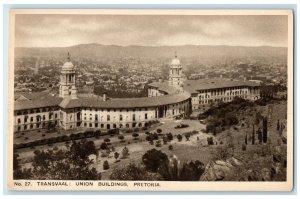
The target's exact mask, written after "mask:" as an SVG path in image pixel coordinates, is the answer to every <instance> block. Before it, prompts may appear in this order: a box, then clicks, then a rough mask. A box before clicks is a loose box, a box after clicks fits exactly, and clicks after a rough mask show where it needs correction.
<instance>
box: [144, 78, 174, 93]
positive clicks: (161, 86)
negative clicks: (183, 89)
mask: <svg viewBox="0 0 300 199" xmlns="http://www.w3.org/2000/svg"><path fill="white" fill-rule="evenodd" d="M148 86H152V87H155V88H157V89H158V90H160V91H163V92H166V93H168V94H172V93H177V92H178V89H177V88H175V87H174V86H170V85H169V82H167V81H164V82H153V83H150V84H149V85H148Z"/></svg>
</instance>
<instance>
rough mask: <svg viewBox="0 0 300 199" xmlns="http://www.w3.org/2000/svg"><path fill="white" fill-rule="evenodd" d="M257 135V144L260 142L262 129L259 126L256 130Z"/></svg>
mask: <svg viewBox="0 0 300 199" xmlns="http://www.w3.org/2000/svg"><path fill="white" fill-rule="evenodd" d="M257 137H258V141H259V144H261V143H262V131H261V129H260V128H259V129H258V130H257Z"/></svg>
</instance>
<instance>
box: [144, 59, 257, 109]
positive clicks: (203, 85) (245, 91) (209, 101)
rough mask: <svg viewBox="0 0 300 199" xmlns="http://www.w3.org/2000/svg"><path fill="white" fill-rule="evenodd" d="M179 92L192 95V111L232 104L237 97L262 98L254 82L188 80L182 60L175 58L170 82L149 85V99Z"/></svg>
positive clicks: (214, 79) (222, 79)
mask: <svg viewBox="0 0 300 199" xmlns="http://www.w3.org/2000/svg"><path fill="white" fill-rule="evenodd" d="M178 92H188V93H190V94H191V102H192V109H200V108H202V107H204V106H206V105H213V104H217V103H219V102H230V101H232V100H233V99H234V98H235V97H240V98H243V99H248V100H251V101H254V100H257V99H259V98H260V85H259V84H258V83H257V82H253V81H247V80H233V79H228V78H212V79H206V78H203V79H200V80H187V79H186V78H185V77H184V75H183V74H182V66H181V64H180V60H179V59H178V58H177V56H175V59H173V60H172V61H171V64H170V74H169V80H168V81H159V82H153V83H151V84H149V85H148V97H156V96H163V95H169V94H173V93H178Z"/></svg>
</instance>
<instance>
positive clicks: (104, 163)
mask: <svg viewBox="0 0 300 199" xmlns="http://www.w3.org/2000/svg"><path fill="white" fill-rule="evenodd" d="M108 169H109V164H108V161H107V160H105V161H104V162H103V170H108Z"/></svg>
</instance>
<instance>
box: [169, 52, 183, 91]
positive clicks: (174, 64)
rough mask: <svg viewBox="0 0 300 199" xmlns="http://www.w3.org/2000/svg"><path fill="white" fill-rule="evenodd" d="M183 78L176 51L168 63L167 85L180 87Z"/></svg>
mask: <svg viewBox="0 0 300 199" xmlns="http://www.w3.org/2000/svg"><path fill="white" fill-rule="evenodd" d="M184 79H185V78H184V75H183V73H182V67H181V64H180V60H179V59H178V57H177V53H176V52H175V58H174V59H173V60H172V61H171V64H170V74H169V85H170V86H175V87H177V88H180V87H182V85H183V81H184Z"/></svg>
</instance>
